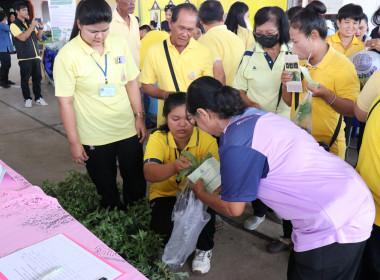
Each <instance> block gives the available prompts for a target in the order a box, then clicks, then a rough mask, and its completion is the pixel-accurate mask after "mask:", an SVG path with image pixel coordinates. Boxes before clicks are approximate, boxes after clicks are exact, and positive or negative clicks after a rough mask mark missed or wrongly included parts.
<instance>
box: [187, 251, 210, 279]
mask: <svg viewBox="0 0 380 280" xmlns="http://www.w3.org/2000/svg"><path fill="white" fill-rule="evenodd" d="M211 257H212V250H209V251H202V250H198V249H195V255H194V259H193V263H192V266H191V270H192V271H193V273H195V274H206V273H207V272H209V270H210V267H211V263H210V261H211Z"/></svg>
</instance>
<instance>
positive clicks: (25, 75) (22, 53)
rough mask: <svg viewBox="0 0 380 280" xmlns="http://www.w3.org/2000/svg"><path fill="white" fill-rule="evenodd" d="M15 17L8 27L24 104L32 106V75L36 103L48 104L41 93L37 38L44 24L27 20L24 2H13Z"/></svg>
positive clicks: (28, 106)
mask: <svg viewBox="0 0 380 280" xmlns="http://www.w3.org/2000/svg"><path fill="white" fill-rule="evenodd" d="M14 8H15V11H16V13H17V19H16V20H15V21H14V22H13V23H12V24H11V26H10V29H11V32H12V35H13V37H14V40H13V43H14V45H15V47H16V50H17V58H18V64H19V66H20V75H21V90H22V95H23V97H24V105H25V107H27V108H30V107H32V98H31V97H30V89H29V78H30V77H32V82H33V93H34V98H35V102H36V104H37V105H42V106H46V105H48V104H47V103H46V102H45V100H44V99H43V98H42V95H41V80H42V75H41V58H40V53H39V49H38V43H37V40H40V39H41V38H42V29H43V27H44V24H43V23H42V22H40V23H37V21H36V20H35V19H34V18H33V19H32V21H29V15H28V8H27V6H26V4H25V3H24V2H21V1H20V2H16V3H15V4H14Z"/></svg>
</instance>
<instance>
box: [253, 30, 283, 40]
mask: <svg viewBox="0 0 380 280" xmlns="http://www.w3.org/2000/svg"><path fill="white" fill-rule="evenodd" d="M277 31H278V28H277V29H276V30H275V31H272V32H265V33H264V34H263V33H257V32H254V35H255V36H256V37H258V38H260V37H262V36H274V35H278V32H277ZM276 32H277V33H276Z"/></svg>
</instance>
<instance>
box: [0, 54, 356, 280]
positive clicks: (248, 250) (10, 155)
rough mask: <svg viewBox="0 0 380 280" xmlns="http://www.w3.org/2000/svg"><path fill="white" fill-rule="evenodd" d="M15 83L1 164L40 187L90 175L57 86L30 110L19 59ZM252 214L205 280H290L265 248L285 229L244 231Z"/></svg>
mask: <svg viewBox="0 0 380 280" xmlns="http://www.w3.org/2000/svg"><path fill="white" fill-rule="evenodd" d="M10 79H11V80H12V81H14V82H16V87H12V88H9V89H3V88H0V123H1V125H0V159H1V160H3V161H4V162H5V163H7V164H8V165H9V166H11V167H12V168H13V169H15V170H16V171H17V172H18V173H20V174H22V175H23V176H24V177H25V178H26V179H27V180H29V181H30V182H31V183H32V184H35V185H41V183H42V182H43V181H44V180H45V179H48V180H50V181H52V182H57V181H60V180H63V179H64V178H65V177H66V176H67V172H68V171H69V170H78V171H81V172H85V168H84V167H82V166H79V165H76V164H74V163H73V162H72V161H71V156H70V146H69V144H68V141H67V138H66V135H65V132H64V129H63V126H62V121H61V118H60V115H59V109H58V103H57V100H56V98H55V97H54V87H53V86H52V85H50V84H47V82H46V81H43V82H42V94H43V97H44V99H45V100H46V101H47V102H48V103H49V106H44V107H40V106H37V105H35V104H33V105H34V106H33V107H32V108H25V107H24V103H23V98H22V94H21V88H20V87H19V85H20V78H19V68H18V65H17V61H16V58H15V56H14V55H13V56H12V68H11V73H10ZM349 156H350V161H351V162H355V156H356V151H352V150H351V151H350V153H349ZM251 214H252V208H251V207H250V205H249V204H247V207H246V210H245V212H244V213H243V215H242V216H240V217H237V218H231V217H229V218H228V221H227V220H226V221H225V222H224V229H223V230H220V231H217V232H216V234H215V247H214V250H213V254H214V255H213V258H212V268H211V271H210V273H208V274H207V275H205V276H202V277H201V278H202V279H204V280H211V279H218V280H224V279H226V280H227V279H228V280H230V279H236V280H245V279H265V280H272V279H273V280H281V279H286V267H287V258H288V255H289V254H288V252H283V253H280V254H276V255H271V254H268V253H266V251H265V247H266V245H267V244H268V243H269V242H270V241H271V240H272V239H276V238H277V237H279V236H280V235H281V231H282V230H281V226H280V225H279V224H277V223H275V222H272V221H271V220H269V219H267V220H266V221H265V222H264V223H263V224H262V225H260V227H259V229H258V231H257V232H256V231H254V232H249V231H245V230H244V229H243V226H242V224H243V222H244V220H245V219H246V218H248V217H249V216H250V215H251ZM190 266H191V258H189V260H188V262H187V263H186V264H185V265H184V267H183V268H181V271H190ZM190 274H191V272H190ZM199 278H200V277H199V276H194V275H192V276H191V279H199Z"/></svg>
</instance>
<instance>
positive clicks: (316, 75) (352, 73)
mask: <svg viewBox="0 0 380 280" xmlns="http://www.w3.org/2000/svg"><path fill="white" fill-rule="evenodd" d="M309 73H310V76H311V79H312V80H313V81H315V82H318V83H320V84H321V85H323V86H325V87H326V88H327V89H328V90H329V91H331V92H332V93H335V94H336V95H337V96H339V97H341V98H346V99H349V100H352V101H353V102H355V101H356V99H357V97H358V94H359V92H360V84H359V79H358V76H357V75H356V70H355V66H354V65H353V64H352V62H351V61H350V60H349V59H348V58H347V57H345V56H344V55H343V54H341V53H340V52H338V51H336V50H335V49H334V48H333V47H331V46H330V47H329V50H328V51H327V54H326V55H325V57H324V58H323V59H322V61H321V62H320V63H319V64H318V65H317V66H316V67H314V68H313V69H310V70H309ZM305 82H306V81H305V79H303V81H302V83H303V88H304V89H305ZM305 93H306V91H305V92H304V93H300V94H299V104H300V103H301V101H302V99H303V98H304V96H305ZM294 105H295V101H294V94H293V96H292V112H291V115H293V114H294ZM312 118H313V126H312V130H311V135H312V136H313V137H314V138H315V140H316V141H318V142H319V141H324V142H325V143H327V144H329V143H330V141H331V138H332V136H333V134H334V131H335V129H336V127H337V124H338V120H339V114H338V113H337V112H336V111H335V110H334V109H333V108H331V106H328V105H326V103H325V101H324V100H323V99H322V98H319V97H314V98H313V106H312ZM344 127H345V124H344V122H342V126H341V128H340V132H339V134H338V138H337V139H336V141H335V143H334V144H333V146H332V147H331V150H330V151H331V153H333V154H335V155H338V156H339V157H341V158H342V159H344V157H345V152H346V139H345V134H344Z"/></svg>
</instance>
